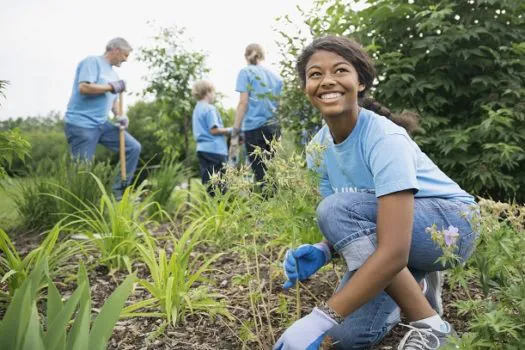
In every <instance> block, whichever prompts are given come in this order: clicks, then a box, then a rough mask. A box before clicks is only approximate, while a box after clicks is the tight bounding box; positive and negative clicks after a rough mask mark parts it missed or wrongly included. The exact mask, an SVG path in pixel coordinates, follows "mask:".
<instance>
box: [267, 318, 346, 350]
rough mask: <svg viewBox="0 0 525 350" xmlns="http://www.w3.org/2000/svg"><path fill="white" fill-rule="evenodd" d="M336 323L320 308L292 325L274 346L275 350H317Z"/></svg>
mask: <svg viewBox="0 0 525 350" xmlns="http://www.w3.org/2000/svg"><path fill="white" fill-rule="evenodd" d="M336 325H337V322H335V321H334V320H333V319H332V318H331V317H330V316H328V315H327V314H325V313H324V312H323V311H321V310H319V309H318V308H314V309H313V310H312V312H311V313H310V314H308V315H306V316H305V317H303V318H301V319H300V320H297V321H295V322H294V324H292V325H291V326H290V327H289V328H288V329H287V330H286V331H285V332H284V333H283V335H282V336H281V337H280V338H279V340H277V343H276V344H275V345H274V346H273V350H317V349H319V346H321V343H322V341H323V338H324V337H325V335H326V332H328V330H329V329H330V328H332V327H333V326H336Z"/></svg>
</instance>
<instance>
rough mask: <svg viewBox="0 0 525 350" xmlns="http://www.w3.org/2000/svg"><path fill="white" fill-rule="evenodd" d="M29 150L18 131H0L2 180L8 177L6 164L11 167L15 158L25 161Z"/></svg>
mask: <svg viewBox="0 0 525 350" xmlns="http://www.w3.org/2000/svg"><path fill="white" fill-rule="evenodd" d="M0 83H1V81H0ZM0 87H1V85H0ZM0 92H1V90H0ZM29 148H30V144H29V142H28V141H27V140H26V139H25V138H24V137H23V136H22V135H21V134H20V131H19V130H18V129H13V130H7V131H0V179H2V178H4V177H5V176H6V175H7V173H6V170H5V169H4V164H6V165H7V167H9V166H11V164H12V163H13V159H14V158H15V157H18V158H19V159H20V160H22V161H24V159H25V158H26V157H28V156H29Z"/></svg>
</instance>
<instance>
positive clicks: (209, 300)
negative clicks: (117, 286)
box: [123, 224, 231, 327]
mask: <svg viewBox="0 0 525 350" xmlns="http://www.w3.org/2000/svg"><path fill="white" fill-rule="evenodd" d="M201 236H202V226H201V225H199V224H193V225H190V226H189V227H188V228H187V229H186V230H185V231H184V233H183V234H182V236H181V237H180V238H179V239H177V238H173V251H172V252H171V256H170V254H169V251H168V250H167V249H166V248H162V247H159V246H158V244H157V242H156V241H155V240H154V239H153V238H152V237H145V240H144V243H141V244H138V245H137V248H138V251H139V253H140V257H141V258H140V259H141V260H142V261H143V262H144V263H145V264H146V266H147V269H148V275H149V276H151V279H140V280H139V284H140V285H141V286H142V287H144V288H145V289H146V290H147V291H148V292H149V293H150V294H151V298H149V299H146V300H143V301H140V302H137V303H134V304H133V305H130V306H128V307H126V308H125V309H124V310H123V317H137V316H144V317H161V318H164V319H165V320H166V322H167V324H171V325H172V326H173V327H175V326H177V325H178V324H180V323H183V322H184V319H185V317H186V316H188V315H193V314H196V313H204V314H207V315H210V316H212V317H213V316H215V315H223V316H227V317H231V316H230V313H229V312H228V310H227V309H226V306H225V304H224V303H223V302H222V301H220V300H218V299H219V298H222V296H221V295H220V294H218V293H214V292H210V291H209V287H208V285H209V283H210V280H208V279H207V278H206V277H204V274H205V273H207V272H210V271H211V269H210V265H211V264H212V263H213V262H215V260H217V258H218V257H219V256H220V254H217V255H213V256H206V255H204V254H201V253H197V252H195V250H194V249H195V247H196V246H197V245H198V244H199V243H201V238H200V237H201ZM201 283H202V284H201Z"/></svg>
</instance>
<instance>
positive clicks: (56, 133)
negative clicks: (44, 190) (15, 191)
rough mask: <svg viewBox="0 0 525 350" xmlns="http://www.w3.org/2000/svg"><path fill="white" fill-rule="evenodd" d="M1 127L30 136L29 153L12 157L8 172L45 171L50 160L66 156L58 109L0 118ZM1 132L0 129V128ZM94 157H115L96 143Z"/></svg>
mask: <svg viewBox="0 0 525 350" xmlns="http://www.w3.org/2000/svg"><path fill="white" fill-rule="evenodd" d="M0 130H4V131H7V132H10V131H12V130H20V135H21V137H23V138H25V139H26V140H31V145H30V147H29V149H28V157H27V159H25V161H24V160H23V159H20V158H15V159H13V162H12V164H11V165H10V166H9V167H8V169H7V172H8V174H9V175H10V176H23V177H26V176H31V175H33V174H34V172H35V171H46V168H48V167H50V166H51V167H52V166H53V164H58V163H60V162H61V161H62V160H63V159H64V158H65V157H67V156H68V154H69V151H68V145H67V140H66V137H65V135H64V121H63V118H62V116H61V115H60V113H58V112H54V111H51V112H50V113H48V114H47V115H46V116H38V117H26V118H16V119H9V120H5V121H0ZM0 133H1V132H0ZM95 159H97V161H99V162H109V161H110V160H111V161H112V163H113V164H116V161H117V160H118V159H117V157H116V156H115V155H113V154H112V153H111V152H110V151H108V150H106V149H105V148H104V147H103V146H100V145H99V147H97V151H96V154H95Z"/></svg>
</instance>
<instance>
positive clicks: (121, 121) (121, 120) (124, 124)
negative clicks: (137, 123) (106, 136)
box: [117, 115, 129, 129]
mask: <svg viewBox="0 0 525 350" xmlns="http://www.w3.org/2000/svg"><path fill="white" fill-rule="evenodd" d="M117 122H118V125H119V126H120V127H121V128H124V129H127V128H128V126H129V118H128V117H127V116H125V115H121V116H120V117H118V118H117Z"/></svg>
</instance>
